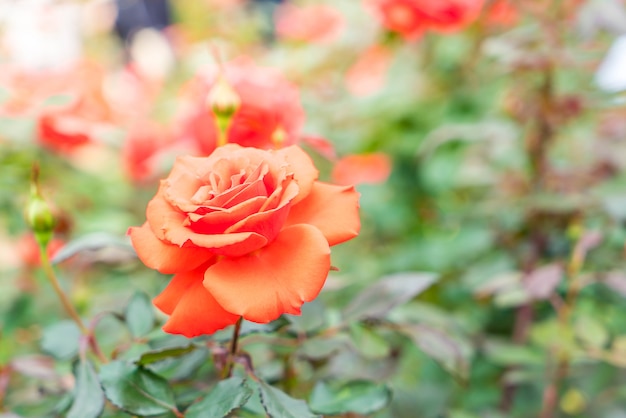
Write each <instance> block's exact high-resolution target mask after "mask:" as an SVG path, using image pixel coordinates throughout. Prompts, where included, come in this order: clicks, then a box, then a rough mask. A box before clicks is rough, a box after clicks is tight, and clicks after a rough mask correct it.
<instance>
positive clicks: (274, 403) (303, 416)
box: [255, 381, 319, 418]
mask: <svg viewBox="0 0 626 418" xmlns="http://www.w3.org/2000/svg"><path fill="white" fill-rule="evenodd" d="M255 383H256V386H257V390H258V391H259V394H260V395H261V403H262V404H263V409H265V412H267V415H268V416H269V417H270V418H319V415H315V414H313V413H312V412H311V410H310V409H309V407H308V406H307V404H306V402H304V401H301V400H298V399H294V398H292V397H291V396H289V395H287V394H286V393H285V392H283V391H282V390H280V389H276V388H275V387H272V386H270V385H268V384H267V383H265V382H263V381H258V382H255Z"/></svg>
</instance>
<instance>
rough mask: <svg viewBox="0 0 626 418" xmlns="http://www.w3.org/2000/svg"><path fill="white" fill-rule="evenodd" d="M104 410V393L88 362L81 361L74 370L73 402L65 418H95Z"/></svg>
mask: <svg viewBox="0 0 626 418" xmlns="http://www.w3.org/2000/svg"><path fill="white" fill-rule="evenodd" d="M103 409H104V392H103V391H102V387H101V386H100V382H99V381H98V375H97V374H96V372H95V370H94V368H93V366H92V364H91V363H90V362H89V360H86V359H85V360H81V361H80V363H79V364H78V367H77V370H76V386H75V389H74V402H73V403H72V407H71V408H70V410H69V412H68V413H67V418H97V417H99V416H100V413H101V412H102V410H103Z"/></svg>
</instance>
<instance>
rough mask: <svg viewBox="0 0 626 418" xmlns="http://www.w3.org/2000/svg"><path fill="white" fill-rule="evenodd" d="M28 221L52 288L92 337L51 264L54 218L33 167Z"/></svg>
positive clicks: (78, 323)
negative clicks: (49, 249)
mask: <svg viewBox="0 0 626 418" xmlns="http://www.w3.org/2000/svg"><path fill="white" fill-rule="evenodd" d="M26 219H27V221H28V223H29V224H30V227H31V228H32V230H33V232H34V233H35V239H36V240H37V243H38V244H39V254H40V257H41V268H42V269H43V271H44V273H45V274H46V277H47V278H48V280H49V281H50V284H51V285H52V288H53V289H54V291H55V293H56V294H57V296H58V297H59V299H60V300H61V304H62V305H63V308H64V309H65V311H66V312H67V314H68V315H69V316H70V317H71V318H72V320H74V322H76V325H78V328H79V329H80V332H81V333H82V334H83V335H90V333H89V330H88V329H87V327H86V326H85V324H83V321H82V320H81V319H80V316H78V313H77V312H76V309H74V306H73V305H72V303H71V302H70V300H69V299H68V297H67V295H66V294H65V293H64V292H63V289H61V286H60V285H59V281H58V280H57V277H56V274H55V273H54V270H53V269H52V265H51V264H50V259H49V258H48V251H47V250H48V243H49V242H50V239H51V238H52V231H53V230H54V224H55V222H54V216H53V215H52V211H51V210H50V206H49V205H48V203H47V202H46V201H45V200H44V198H43V197H42V196H41V190H40V188H39V166H38V165H37V164H35V165H33V171H32V176H31V182H30V201H29V203H28V208H27V210H26Z"/></svg>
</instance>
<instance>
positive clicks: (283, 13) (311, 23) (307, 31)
mask: <svg viewBox="0 0 626 418" xmlns="http://www.w3.org/2000/svg"><path fill="white" fill-rule="evenodd" d="M343 26H344V19H343V16H342V15H341V14H340V13H339V12H338V11H337V10H336V9H334V8H332V7H330V6H326V5H323V4H319V5H311V6H307V7H298V6H293V5H291V4H286V5H284V6H283V7H281V8H280V9H279V10H278V14H277V17H276V31H277V33H278V35H279V36H280V37H282V38H285V39H291V40H294V41H304V42H319V43H328V42H332V41H334V40H335V39H337V37H338V36H339V35H340V32H341V30H342V29H343Z"/></svg>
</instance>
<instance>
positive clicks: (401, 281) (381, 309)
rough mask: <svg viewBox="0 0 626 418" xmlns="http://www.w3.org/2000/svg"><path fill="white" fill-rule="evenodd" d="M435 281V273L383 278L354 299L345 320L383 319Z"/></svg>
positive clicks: (346, 311)
mask: <svg viewBox="0 0 626 418" xmlns="http://www.w3.org/2000/svg"><path fill="white" fill-rule="evenodd" d="M437 279H438V275H437V274H435V273H415V272H406V273H396V274H392V275H389V276H385V277H383V278H382V279H381V280H379V281H378V282H376V283H374V284H373V285H372V286H370V287H368V288H367V289H365V290H364V291H363V292H361V293H360V294H359V295H357V297H356V298H354V300H353V301H352V302H351V303H350V304H349V305H348V306H347V307H346V309H345V311H344V315H345V318H346V319H351V320H355V319H361V318H383V317H384V316H385V315H387V313H388V312H389V311H390V310H391V309H393V308H394V307H396V306H398V305H402V304H403V303H406V302H408V301H409V300H411V299H413V298H414V297H415V296H417V295H419V294H420V293H422V292H423V291H424V290H426V289H428V288H429V287H430V286H431V285H432V284H433V283H435V281H437Z"/></svg>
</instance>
